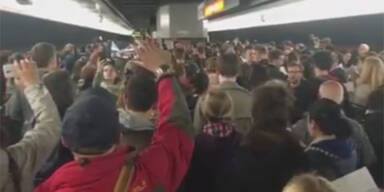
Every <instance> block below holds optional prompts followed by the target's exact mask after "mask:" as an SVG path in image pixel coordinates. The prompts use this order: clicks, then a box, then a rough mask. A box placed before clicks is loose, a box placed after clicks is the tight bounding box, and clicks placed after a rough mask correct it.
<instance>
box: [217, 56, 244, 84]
mask: <svg viewBox="0 0 384 192" xmlns="http://www.w3.org/2000/svg"><path fill="white" fill-rule="evenodd" d="M239 63H240V59H239V57H237V55H235V54H233V53H227V54H224V55H222V56H220V58H219V62H218V65H217V71H218V72H219V74H220V75H221V76H223V77H226V78H234V77H236V76H237V74H238V72H239Z"/></svg>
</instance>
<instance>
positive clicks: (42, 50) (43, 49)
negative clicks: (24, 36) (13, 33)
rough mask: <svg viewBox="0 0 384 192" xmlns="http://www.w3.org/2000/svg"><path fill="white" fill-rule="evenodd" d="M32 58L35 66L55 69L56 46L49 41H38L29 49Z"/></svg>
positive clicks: (56, 64) (56, 65)
mask: <svg viewBox="0 0 384 192" xmlns="http://www.w3.org/2000/svg"><path fill="white" fill-rule="evenodd" d="M31 56H32V59H33V60H34V61H35V62H36V64H37V67H39V68H46V69H55V68H57V67H58V63H57V58H56V57H57V55H56V47H55V46H54V45H53V44H50V43H44V42H43V43H38V44H36V45H34V46H33V47H32V49H31Z"/></svg>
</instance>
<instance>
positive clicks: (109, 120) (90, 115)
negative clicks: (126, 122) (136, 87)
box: [62, 88, 120, 155]
mask: <svg viewBox="0 0 384 192" xmlns="http://www.w3.org/2000/svg"><path fill="white" fill-rule="evenodd" d="M62 135H63V140H64V143H65V145H66V146H67V147H68V148H69V149H70V150H71V151H72V152H74V153H76V154H81V155H101V154H104V153H106V152H108V151H110V150H111V149H112V148H113V147H114V146H115V145H116V144H117V143H118V141H119V136H120V128H119V119H118V113H117V111H116V107H115V102H114V99H113V98H112V96H111V94H110V93H109V92H108V91H106V90H105V89H102V88H90V89H88V90H86V91H84V92H83V93H82V94H81V95H80V96H79V97H78V98H77V99H76V100H75V102H74V103H73V105H72V106H71V107H70V108H69V109H68V110H67V112H66V113H65V116H64V120H63V133H62Z"/></svg>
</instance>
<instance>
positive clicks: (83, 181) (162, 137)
mask: <svg viewBox="0 0 384 192" xmlns="http://www.w3.org/2000/svg"><path fill="white" fill-rule="evenodd" d="M158 92H159V98H158V107H157V108H158V110H159V121H158V124H157V126H156V131H155V133H154V136H153V138H152V141H151V144H150V146H148V147H147V148H146V149H144V150H143V151H142V152H140V153H139V154H138V155H137V156H136V157H135V158H134V159H133V163H134V166H133V168H132V170H131V171H130V174H132V177H131V180H130V182H129V187H128V191H140V192H152V191H154V190H163V191H167V192H174V191H176V190H177V188H178V187H179V185H180V183H181V181H182V179H183V177H184V175H185V173H186V172H187V169H188V167H189V164H190V161H191V158H192V153H193V148H194V140H193V137H192V136H193V127H192V124H191V120H190V116H189V115H188V107H187V104H186V102H185V99H184V96H183V94H182V91H181V88H180V86H179V84H178V83H177V80H176V79H175V78H173V77H170V76H165V77H163V78H161V79H160V80H159V82H158ZM131 152H132V148H124V149H119V150H116V151H115V152H113V153H112V154H109V155H106V156H101V157H97V158H94V159H90V160H89V161H90V162H89V163H88V164H87V165H85V166H83V167H82V166H81V165H80V164H79V163H78V162H76V161H73V162H69V163H67V164H66V165H64V166H63V167H61V168H60V169H58V170H57V171H56V172H55V173H54V174H53V176H52V177H51V178H49V179H48V180H47V181H46V182H44V183H43V184H41V185H40V186H39V187H38V188H37V189H36V192H50V191H57V192H59V191H65V192H74V191H82V192H86V191H89V192H91V191H92V192H105V191H113V189H114V187H115V185H116V183H117V178H118V177H119V174H120V172H121V170H122V167H123V165H125V164H126V158H127V156H128V155H129V154H131Z"/></svg>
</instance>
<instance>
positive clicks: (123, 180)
mask: <svg viewBox="0 0 384 192" xmlns="http://www.w3.org/2000/svg"><path fill="white" fill-rule="evenodd" d="M137 154H138V151H133V152H131V153H130V154H128V156H127V162H126V164H125V165H124V166H123V168H122V169H121V171H120V174H119V177H118V178H117V181H116V184H115V187H114V189H113V192H127V191H128V189H129V187H130V184H131V181H132V176H133V173H134V171H135V167H134V165H135V161H134V159H135V157H136V155H137Z"/></svg>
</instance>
